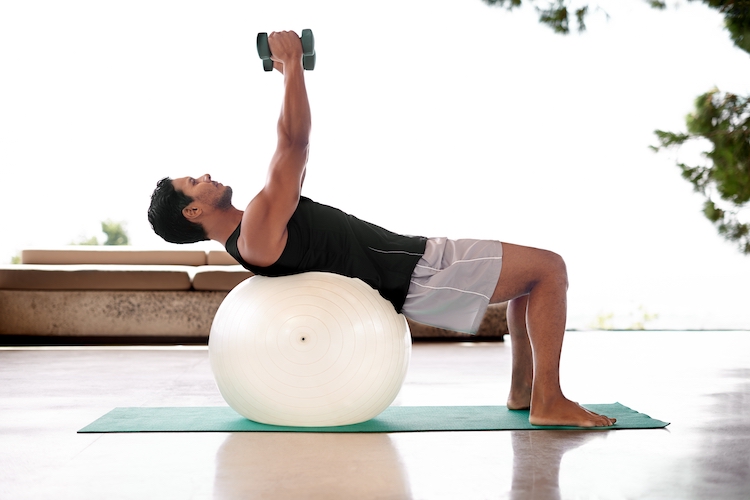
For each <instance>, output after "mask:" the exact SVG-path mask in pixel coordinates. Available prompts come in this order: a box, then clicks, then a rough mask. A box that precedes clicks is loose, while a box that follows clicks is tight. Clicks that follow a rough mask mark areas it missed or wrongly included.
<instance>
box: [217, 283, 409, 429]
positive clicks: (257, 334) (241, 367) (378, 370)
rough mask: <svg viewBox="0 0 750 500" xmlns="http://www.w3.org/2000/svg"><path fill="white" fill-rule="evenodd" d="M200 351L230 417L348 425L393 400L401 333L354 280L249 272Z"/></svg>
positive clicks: (404, 336)
mask: <svg viewBox="0 0 750 500" xmlns="http://www.w3.org/2000/svg"><path fill="white" fill-rule="evenodd" d="M208 353H209V360H210V363H211V370H212V371H213V374H214V378H215V380H216V385H217V386H218V387H219V391H220V392H221V395H222V396H223V398H224V400H225V401H226V402H227V404H229V406H230V407H231V408H233V409H234V410H235V411H236V412H237V413H239V414H240V415H243V416H244V417H246V418H248V419H250V420H253V421H256V422H260V423H264V424H272V425H284V426H296V427H326V426H336V425H349V424H355V423H359V422H364V421H366V420H370V419H371V418H373V417H375V416H377V415H378V414H380V413H381V412H382V411H383V410H385V409H386V408H387V407H388V406H389V405H390V404H391V403H392V402H393V400H394V399H396V396H397V395H398V393H399V391H400V389H401V385H402V384H403V382H404V377H405V376H406V371H407V368H408V367H409V360H410V359H411V333H410V332H409V325H408V324H407V322H406V318H405V317H404V316H403V315H402V314H398V313H396V310H395V309H394V307H393V305H392V304H391V303H390V302H388V301H387V300H385V299H384V298H383V297H381V296H380V294H379V293H378V292H377V291H375V290H373V289H372V288H371V287H370V286H369V285H367V284H366V283H364V282H363V281H361V280H359V279H355V278H347V277H345V276H340V275H338V274H331V273H321V272H307V273H302V274H296V275H292V276H282V277H275V278H269V277H264V276H253V277H251V278H248V279H247V280H245V281H243V282H242V283H240V284H239V285H237V286H236V287H235V288H234V289H233V290H232V291H231V292H229V294H228V295H227V296H226V298H225V299H224V301H223V302H222V303H221V305H220V306H219V309H218V311H217V312H216V316H215V317H214V321H213V324H212V325H211V334H210V337H209V341H208Z"/></svg>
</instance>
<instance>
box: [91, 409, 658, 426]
mask: <svg viewBox="0 0 750 500" xmlns="http://www.w3.org/2000/svg"><path fill="white" fill-rule="evenodd" d="M585 406H586V408H589V409H590V410H591V411H594V412H597V413H601V414H604V415H607V416H608V417H614V418H616V419H617V423H616V424H615V425H614V426H612V427H599V428H596V430H602V429H607V430H614V429H659V428H662V427H666V426H667V425H669V423H668V422H662V421H661V420H656V419H653V418H651V417H649V416H648V415H644V414H643V413H638V412H637V411H635V410H631V409H630V408H628V407H627V406H623V405H621V404H620V403H614V404H599V405H585ZM536 429H582V428H581V427H562V426H556V427H547V426H536V425H531V424H529V412H528V411H519V410H516V411H512V410H508V409H507V408H506V407H505V406H391V407H390V408H387V409H386V410H385V411H384V412H383V413H381V414H380V415H378V416H377V417H375V418H373V419H372V420H368V421H367V422H362V423H360V424H354V425H344V426H340V427H283V426H276V425H266V424H259V423H257V422H253V421H251V420H248V419H246V418H245V417H242V416H241V415H239V414H237V413H236V412H235V411H234V410H232V409H231V408H229V407H228V406H227V407H225V406H205V407H169V408H159V407H137V408H115V409H114V410H112V411H111V412H109V413H107V414H106V415H104V416H103V417H101V418H99V419H98V420H96V421H94V422H93V423H91V424H90V425H88V426H86V427H84V428H83V429H81V430H80V431H78V432H81V433H89V432H429V431H497V430H536Z"/></svg>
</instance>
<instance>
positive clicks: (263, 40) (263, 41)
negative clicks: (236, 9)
mask: <svg viewBox="0 0 750 500" xmlns="http://www.w3.org/2000/svg"><path fill="white" fill-rule="evenodd" d="M256 45H257V46H258V57H260V58H261V59H263V60H266V59H270V58H271V49H270V48H269V47H268V33H258V40H257V42H256Z"/></svg>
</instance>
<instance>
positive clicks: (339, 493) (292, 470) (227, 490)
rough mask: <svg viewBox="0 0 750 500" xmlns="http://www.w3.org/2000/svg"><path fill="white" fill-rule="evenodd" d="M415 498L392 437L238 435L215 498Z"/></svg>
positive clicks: (224, 456) (219, 468)
mask: <svg viewBox="0 0 750 500" xmlns="http://www.w3.org/2000/svg"><path fill="white" fill-rule="evenodd" d="M373 491H378V492H380V493H384V492H387V493H388V495H387V497H388V498H410V497H411V493H410V489H409V482H408V478H407V475H406V471H405V468H404V466H403V464H402V461H401V457H400V456H399V453H398V451H397V450H396V448H395V447H394V446H393V444H392V442H391V438H390V437H389V435H388V434H348V433H341V434H337V433H330V434H325V433H323V434H315V433H273V432H268V433H266V432H257V433H254V432H246V433H233V434H231V435H229V436H228V437H227V439H226V441H224V443H222V445H221V447H220V448H219V450H218V452H217V454H216V474H215V479H214V498H215V499H225V498H250V497H252V498H309V499H312V498H325V499H337V498H342V499H344V498H345V499H352V498H367V497H368V495H369V494H371V493H372V492H373Z"/></svg>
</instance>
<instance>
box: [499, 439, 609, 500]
mask: <svg viewBox="0 0 750 500" xmlns="http://www.w3.org/2000/svg"><path fill="white" fill-rule="evenodd" d="M607 434H608V432H606V431H601V432H600V431H513V432H512V433H511V440H512V443H513V480H512V483H511V495H510V498H512V499H518V500H520V499H529V498H544V499H559V498H562V496H561V495H560V462H561V461H562V457H563V455H565V454H566V453H567V452H569V451H570V450H573V449H576V448H579V447H581V446H583V445H584V444H586V443H588V442H589V441H593V440H595V439H606V436H607Z"/></svg>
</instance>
